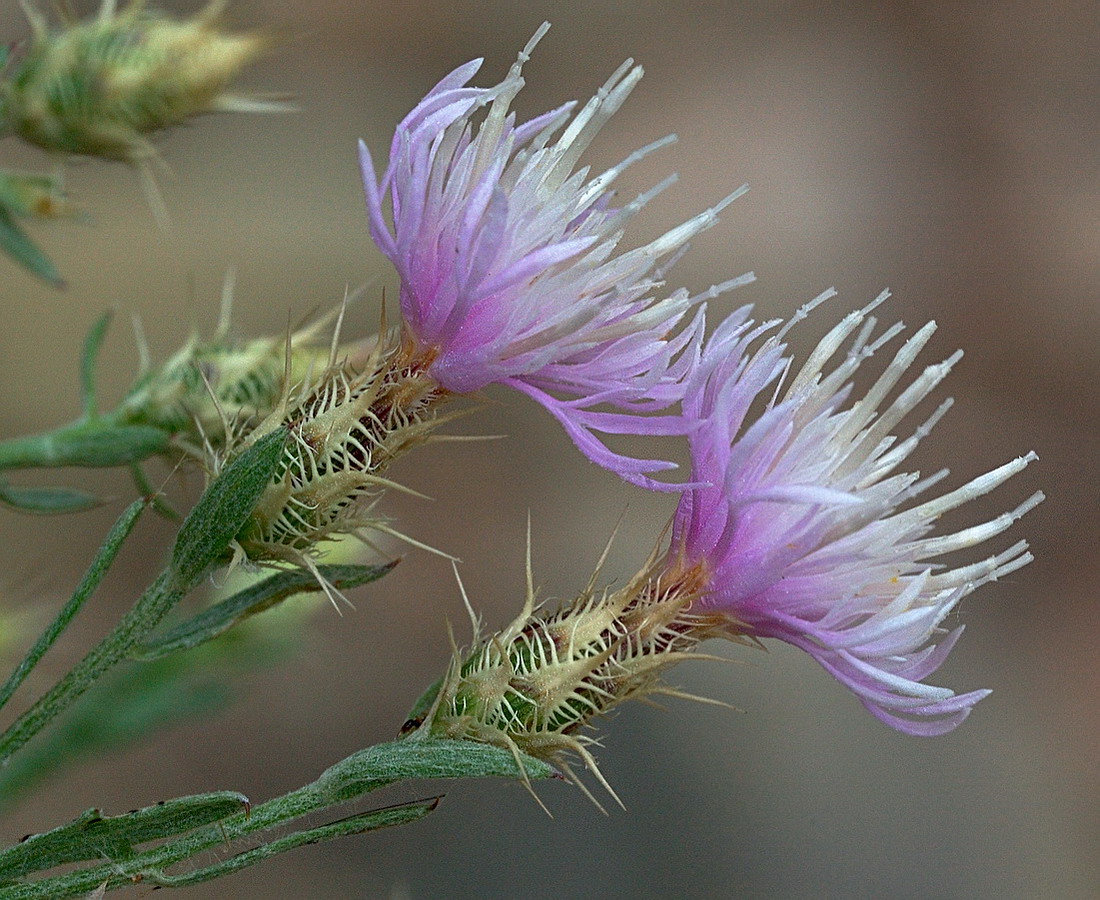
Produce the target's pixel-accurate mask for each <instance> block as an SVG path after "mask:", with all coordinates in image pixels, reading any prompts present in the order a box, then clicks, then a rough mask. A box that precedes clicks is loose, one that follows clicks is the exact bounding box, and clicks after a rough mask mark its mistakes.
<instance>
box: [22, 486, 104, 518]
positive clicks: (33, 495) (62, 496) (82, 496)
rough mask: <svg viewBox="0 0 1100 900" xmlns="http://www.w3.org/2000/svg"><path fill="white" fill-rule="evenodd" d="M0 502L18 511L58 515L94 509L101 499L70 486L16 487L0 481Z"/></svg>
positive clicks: (100, 502)
mask: <svg viewBox="0 0 1100 900" xmlns="http://www.w3.org/2000/svg"><path fill="white" fill-rule="evenodd" d="M0 503H3V504H5V505H6V506H10V507H12V508H13V509H17V510H19V511H20V512H26V513H38V514H41V515H59V514H62V513H74V512H84V511H85V510H89V509H95V508H96V507H97V506H99V505H100V504H102V503H103V501H102V500H101V499H100V498H99V497H97V496H96V495H95V494H89V493H88V492H87V491H78V490H74V489H72V488H59V487H16V486H15V485H11V484H7V483H6V482H3V481H0Z"/></svg>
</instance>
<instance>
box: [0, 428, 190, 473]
mask: <svg viewBox="0 0 1100 900" xmlns="http://www.w3.org/2000/svg"><path fill="white" fill-rule="evenodd" d="M170 439H171V435H170V434H169V433H168V432H167V431H163V430H162V429H160V428H154V427H152V426H149V425H126V424H123V423H119V422H115V421H113V420H112V419H110V418H95V419H78V420H77V421H75V422H70V423H69V424H68V425H62V426H60V427H59V428H55V429H53V430H51V431H43V432H40V433H39V434H28V435H24V436H22V437H15V438H9V439H8V440H6V441H0V470H2V469H39V468H57V467H60V466H86V467H91V468H100V467H108V466H121V465H128V464H129V463H132V462H136V461H139V460H142V459H146V458H148V457H150V456H152V455H153V454H155V453H160V452H162V451H164V450H165V449H167V447H168V443H169V440H170Z"/></svg>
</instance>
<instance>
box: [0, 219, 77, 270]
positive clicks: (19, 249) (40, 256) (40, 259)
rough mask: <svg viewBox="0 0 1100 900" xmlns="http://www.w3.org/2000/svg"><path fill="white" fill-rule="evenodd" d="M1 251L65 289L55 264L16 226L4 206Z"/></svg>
mask: <svg viewBox="0 0 1100 900" xmlns="http://www.w3.org/2000/svg"><path fill="white" fill-rule="evenodd" d="M0 250H3V251H4V252H5V253H7V254H8V256H10V257H11V258H12V259H14V260H15V261H16V262H17V263H19V264H20V265H21V266H24V267H25V268H27V269H29V270H30V271H31V272H33V273H34V274H35V275H37V276H38V277H39V278H42V279H44V280H46V281H48V282H50V284H52V285H53V286H54V287H64V285H65V282H64V280H63V279H62V278H61V274H60V273H59V272H58V271H57V269H56V268H54V264H53V263H52V262H50V260H49V258H48V257H47V256H46V255H45V254H44V253H43V252H42V251H41V250H39V249H38V247H37V246H35V244H34V242H33V241H32V240H31V239H30V238H29V237H28V236H27V233H26V232H25V231H23V229H22V228H20V227H19V226H18V225H16V224H15V219H14V218H12V214H11V211H10V210H9V209H8V208H7V207H6V206H2V205H0Z"/></svg>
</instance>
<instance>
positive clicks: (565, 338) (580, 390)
mask: <svg viewBox="0 0 1100 900" xmlns="http://www.w3.org/2000/svg"><path fill="white" fill-rule="evenodd" d="M548 27H549V26H547V25H543V27H542V28H540V29H539V30H538V32H537V33H536V34H535V36H534V37H533V38H532V39H531V41H530V42H529V43H528V44H527V46H526V47H525V48H524V50H523V52H522V53H520V54H519V57H518V59H517V61H516V63H515V65H514V66H512V68H511V70H510V71H509V73H508V75H507V77H506V78H505V79H504V81H502V82H501V83H500V84H498V85H496V86H495V87H490V88H474V87H468V86H467V85H468V82H469V81H470V79H471V78H472V77H473V76H474V74H475V73H476V72H477V71H478V68H479V67H480V65H481V60H474V61H472V62H469V63H467V64H466V65H463V66H460V67H459V68H457V69H455V70H454V71H453V72H452V73H451V74H450V75H448V76H447V77H446V78H444V79H443V80H442V81H440V82H439V84H437V85H436V86H435V87H434V88H433V89H432V90H431V91H429V92H428V94H427V96H426V97H425V98H424V99H423V100H422V101H421V102H420V103H419V104H418V105H417V106H416V107H415V108H414V109H413V111H412V112H411V113H409V115H408V116H406V118H405V119H404V120H403V121H402V122H401V124H400V125H399V126H398V128H397V131H396V133H395V135H394V138H393V142H392V145H391V148H390V158H389V164H388V166H387V168H386V170H385V172H384V174H383V175H382V177H381V179H377V178H376V176H375V171H374V166H373V163H372V161H371V156H370V153H369V151H368V150H367V148H366V146H365V145H364V144H361V145H360V146H361V156H362V167H363V179H364V183H365V185H366V195H367V207H368V211H369V215H370V230H371V235H372V236H373V238H374V240H375V242H376V243H377V244H378V246H379V248H380V249H381V250H382V252H383V253H384V254H385V255H386V256H387V257H388V258H389V259H390V260H391V261H392V262H393V263H394V265H395V266H396V267H397V270H398V273H399V275H400V278H401V312H402V314H403V317H404V325H405V329H406V331H407V333H408V335H409V336H410V339H411V340H412V341H413V342H414V345H415V346H416V347H417V348H418V351H419V352H420V353H421V354H422V355H423V357H424V358H425V359H426V360H427V361H428V371H429V373H430V374H431V376H432V377H433V378H435V379H436V380H437V381H438V382H439V384H440V385H442V386H443V387H444V388H445V389H447V390H448V391H453V392H456V393H468V392H471V391H476V390H479V389H481V388H483V387H485V386H486V385H489V384H494V383H498V384H505V385H508V386H509V387H512V388H515V389H516V390H519V391H522V392H523V393H525V394H527V395H528V396H530V397H532V398H533V399H534V400H536V401H537V402H539V403H540V404H542V405H543V406H544V407H545V408H546V409H547V410H548V411H549V412H550V413H551V414H553V415H554V416H555V417H556V418H557V419H558V420H559V421H560V422H561V424H562V425H563V426H564V427H565V429H566V431H567V432H568V434H569V436H570V437H571V438H572V439H573V441H574V442H575V443H576V444H577V446H578V447H579V448H580V449H581V450H582V452H584V453H585V455H587V456H588V457H589V458H590V459H591V460H593V461H594V462H596V463H598V464H600V465H602V466H605V467H608V468H613V469H614V470H615V471H616V472H618V473H619V474H620V475H622V476H623V477H624V478H626V479H627V480H629V481H634V482H636V483H639V484H643V485H645V486H647V487H658V488H659V487H662V485H661V484H660V483H659V482H655V481H653V480H652V479H651V478H649V477H648V474H649V473H652V472H657V471H660V470H663V469H668V468H672V467H673V464H672V463H669V462H665V461H661V460H636V459H631V458H629V457H626V456H623V455H621V454H618V453H615V452H613V451H611V450H609V449H608V448H607V447H606V446H604V444H603V443H602V441H601V439H600V438H599V437H598V436H597V435H596V432H604V433H641V434H673V433H682V432H683V431H684V428H685V425H684V422H683V420H682V419H681V418H680V417H679V416H677V415H671V414H666V415H648V414H651V413H660V412H661V411H664V410H668V409H669V407H671V406H673V405H674V404H675V403H677V402H678V401H679V400H680V399H681V397H682V396H683V391H684V386H685V383H686V380H687V376H688V375H689V374H690V372H691V370H692V367H693V365H694V363H695V362H696V360H697V357H698V352H699V347H700V342H701V340H702V330H703V316H702V309H701V308H700V307H701V305H702V303H703V301H704V300H706V299H707V298H710V297H713V296H716V295H717V294H719V293H721V292H722V291H725V290H728V289H729V288H732V287H735V286H736V285H739V284H743V283H745V282H746V281H749V280H751V278H752V276H751V274H749V275H745V276H742V277H741V278H737V279H733V280H732V281H728V282H726V283H724V284H721V285H716V286H714V287H712V288H711V289H710V290H709V291H707V292H705V293H704V294H700V295H696V296H691V295H690V294H689V293H688V292H687V291H686V290H677V291H675V292H673V293H671V294H670V295H668V296H667V297H660V296H659V295H656V294H655V292H656V291H658V290H659V289H660V287H661V285H662V278H663V275H664V271H665V270H667V268H668V266H670V265H671V264H672V263H673V262H674V261H675V259H677V258H678V257H679V255H680V253H681V252H682V251H683V250H684V249H685V247H686V244H687V242H688V241H689V240H690V239H691V238H692V237H694V236H695V235H697V234H699V233H700V232H701V231H703V230H705V229H706V228H709V227H710V226H711V225H713V224H714V223H715V222H716V221H717V215H718V213H719V212H720V211H721V210H722V209H723V208H724V207H725V206H726V205H727V204H728V203H730V202H731V201H732V200H733V199H734V198H736V197H737V196H739V195H740V194H741V193H742V192H743V190H744V189H741V190H739V191H736V192H734V193H733V194H732V195H730V196H729V197H727V198H726V199H725V200H723V201H722V202H721V203H719V204H717V205H716V206H715V207H713V208H711V209H708V210H706V211H705V212H703V213H701V214H699V215H698V216H695V217H694V218H692V219H691V220H689V221H687V222H685V223H684V224H682V225H680V226H678V227H676V228H673V229H672V230H671V231H669V232H667V233H666V234H664V235H662V236H661V237H659V238H657V239H656V240H654V241H651V242H650V243H648V244H646V245H644V246H642V247H639V248H637V249H634V250H630V251H627V252H623V253H619V254H618V255H616V249H617V247H618V244H619V242H620V240H621V238H622V235H623V229H624V228H625V226H626V225H627V224H628V223H629V222H630V220H631V219H632V218H633V216H634V215H635V214H636V213H637V212H638V211H639V210H641V209H642V208H643V207H644V206H645V205H646V204H647V203H648V202H649V201H650V200H651V199H652V198H653V197H654V196H656V195H657V194H658V193H659V192H660V191H661V190H663V189H664V188H665V187H666V186H667V185H668V184H670V183H671V182H672V180H673V179H668V180H666V181H665V182H662V183H661V184H659V185H658V186H657V187H656V188H654V189H653V190H651V191H649V192H647V193H644V194H642V195H641V196H639V197H637V198H636V199H635V200H633V201H631V202H629V203H626V204H625V205H623V206H617V205H615V203H614V194H613V192H612V191H611V187H612V185H613V183H614V182H615V180H616V179H617V178H618V177H619V175H621V174H622V172H623V171H624V170H625V169H626V168H627V167H629V166H630V165H632V164H633V163H635V162H637V161H638V160H640V159H642V158H643V157H645V156H647V155H648V154H649V153H651V152H652V151H653V150H656V149H658V148H659V147H662V146H664V145H666V144H667V143H669V141H670V140H671V138H670V139H665V140H661V141H657V142H655V143H653V144H650V145H649V146H646V147H643V148H642V149H640V150H638V151H636V152H634V153H632V154H631V155H630V156H628V157H627V158H626V159H625V160H623V162H621V163H620V164H619V165H617V166H613V167H612V168H610V169H608V170H607V171H606V172H603V173H602V174H600V175H598V176H596V177H594V178H590V177H589V176H588V169H587V168H581V169H577V170H576V171H574V170H575V168H576V166H577V163H578V160H579V158H580V156H581V154H582V153H583V152H584V150H585V149H586V148H587V146H588V145H589V144H590V143H591V142H592V140H593V139H594V138H595V136H596V134H597V133H598V132H599V131H600V129H601V128H602V127H603V126H604V124H606V122H607V121H608V119H610V118H611V116H612V115H613V114H614V113H615V111H616V110H617V109H618V108H619V107H620V106H621V105H622V103H623V102H624V101H625V100H626V98H627V96H628V95H629V94H630V92H631V91H632V90H633V89H634V87H635V86H636V85H637V83H638V80H639V79H640V78H641V76H642V69H641V67H640V66H634V65H633V62H632V61H631V60H627V61H626V62H625V63H624V64H623V65H622V66H620V67H619V69H617V70H616V71H615V73H614V74H613V75H612V76H611V78H609V79H608V81H607V82H606V83H605V84H604V85H603V87H602V88H600V90H599V91H598V92H597V94H596V96H595V97H593V98H592V99H591V100H590V101H589V102H588V103H587V104H586V105H585V106H583V107H582V108H581V109H580V110H579V111H576V112H574V104H573V103H567V104H565V105H564V106H561V107H559V108H557V109H555V110H551V111H550V112H547V113H545V114H543V115H541V116H537V117H536V118H534V119H532V120H531V121H529V122H526V123H524V124H522V125H517V124H516V120H515V114H514V113H511V112H509V106H510V104H511V102H512V100H513V99H514V98H515V96H516V95H517V94H518V93H519V91H520V89H521V88H522V87H523V84H524V81H523V78H522V77H521V72H522V67H523V64H524V63H525V62H526V61H527V59H528V58H529V54H530V52H531V50H532V49H533V48H534V46H535V44H536V43H537V42H538V41H539V39H540V38H541V37H542V35H543V34H544V33H545V31H546V29H547V28H548ZM486 108H487V109H486ZM482 110H486V111H485V112H484V116H483V118H482V119H481V122H480V125H476V126H475V124H474V122H475V119H476V118H477V117H478V116H479V115H480V114H481V112H482ZM555 136H556V137H555ZM386 197H388V198H389V201H390V206H391V208H392V218H393V225H392V228H391V226H390V225H389V224H388V222H387V219H386V216H385V213H384V211H383V205H384V199H385V198H386ZM662 267H663V268H662ZM693 309H694V310H696V312H695V313H694V314H692V310H693ZM601 406H602V407H607V408H606V409H602V410H601V409H600V407H601ZM664 487H667V486H664Z"/></svg>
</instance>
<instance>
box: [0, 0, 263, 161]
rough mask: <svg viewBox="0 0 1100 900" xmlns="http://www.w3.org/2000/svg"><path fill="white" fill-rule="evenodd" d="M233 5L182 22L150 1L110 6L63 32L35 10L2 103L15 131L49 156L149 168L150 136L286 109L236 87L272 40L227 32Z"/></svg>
mask: <svg viewBox="0 0 1100 900" xmlns="http://www.w3.org/2000/svg"><path fill="white" fill-rule="evenodd" d="M224 5H225V4H224V2H221V0H213V2H211V4H210V5H209V6H207V8H206V9H205V10H204V11H202V12H200V13H199V14H198V15H197V16H195V17H194V18H193V19H190V20H186V21H175V20H173V19H170V18H168V17H167V16H165V15H163V14H161V13H158V12H155V11H152V10H148V9H146V8H145V4H144V2H143V0H133V2H131V3H130V4H129V6H127V7H126V9H125V10H124V11H122V12H116V10H115V0H103V4H102V6H101V7H100V10H99V13H98V15H97V16H96V17H95V18H94V19H91V20H89V21H87V22H72V23H69V24H67V25H65V26H64V27H62V28H60V29H56V30H51V29H50V28H49V27H48V26H47V24H46V22H45V20H44V19H42V18H41V16H39V15H38V14H37V13H35V12H34V11H33V10H31V9H30V8H29V7H27V10H28V15H29V17H30V20H31V26H32V28H33V32H34V33H33V37H32V41H31V45H30V47H29V49H28V51H27V53H26V55H25V57H24V58H23V59H22V60H20V62H19V63H18V64H17V66H16V67H15V69H14V71H13V72H12V76H11V79H10V80H9V81H6V82H4V85H3V94H2V97H0V99H2V104H3V110H4V118H5V120H6V123H7V125H8V127H9V128H11V129H12V130H13V131H14V132H15V133H16V134H18V135H19V136H20V137H22V138H23V139H24V140H27V141H30V142H31V143H33V144H37V145H39V146H41V147H43V148H45V149H47V150H56V151H60V152H63V153H76V154H82V155H88V156H99V157H103V158H106V159H118V160H125V161H127V162H141V161H142V160H146V159H148V158H150V157H151V156H153V155H154V152H155V151H154V150H153V147H152V144H150V143H149V136H150V135H152V134H153V133H154V132H156V131H160V130H162V129H165V128H170V127H172V126H174V125H179V124H180V123H182V122H183V121H185V120H186V119H189V118H191V117H192V116H195V115H198V114H200V113H204V112H212V111H215V110H247V111H256V110H270V109H275V108H281V107H279V106H278V105H277V104H270V103H264V102H262V101H256V100H249V99H247V98H244V97H238V96H235V95H233V94H231V93H229V92H228V91H227V87H228V85H229V83H230V82H231V81H232V80H233V79H234V78H236V76H237V75H238V74H239V72H240V71H241V69H243V68H244V67H245V66H246V65H248V64H249V63H251V62H252V61H253V60H254V59H255V58H256V57H257V56H258V55H259V54H260V53H261V52H262V51H263V49H264V47H265V45H266V43H267V41H266V39H265V38H263V37H262V36H260V35H258V34H240V35H227V34H224V33H222V32H221V31H220V29H219V24H218V19H219V16H220V14H221V10H222V8H223V7H224Z"/></svg>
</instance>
